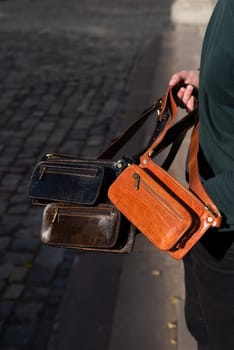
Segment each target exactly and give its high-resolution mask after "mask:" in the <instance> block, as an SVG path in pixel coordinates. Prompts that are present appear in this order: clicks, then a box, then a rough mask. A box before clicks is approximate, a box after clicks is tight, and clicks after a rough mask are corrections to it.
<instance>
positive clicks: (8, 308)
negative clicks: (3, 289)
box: [0, 301, 15, 322]
mask: <svg viewBox="0 0 234 350" xmlns="http://www.w3.org/2000/svg"><path fill="white" fill-rule="evenodd" d="M14 304H15V302H14V301H2V302H1V303H0V322H2V321H4V320H6V319H7V318H8V317H9V316H10V314H11V312H12V310H13V307H14Z"/></svg>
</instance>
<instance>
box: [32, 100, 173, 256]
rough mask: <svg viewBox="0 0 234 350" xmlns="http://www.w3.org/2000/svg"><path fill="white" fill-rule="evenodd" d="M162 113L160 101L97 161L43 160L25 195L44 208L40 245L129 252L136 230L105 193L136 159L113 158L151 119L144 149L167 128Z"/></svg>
mask: <svg viewBox="0 0 234 350" xmlns="http://www.w3.org/2000/svg"><path fill="white" fill-rule="evenodd" d="M160 109H161V100H160V101H156V102H155V103H153V104H152V106H150V107H149V108H148V109H147V110H146V111H144V112H143V113H142V114H140V116H139V117H138V118H137V119H136V120H135V121H134V122H133V123H132V124H131V125H130V126H129V127H128V128H127V129H126V130H125V131H124V132H123V133H122V134H121V135H120V136H119V137H117V138H116V139H115V140H114V141H113V142H112V144H111V145H110V146H109V147H108V148H107V149H106V150H104V151H103V152H102V154H101V155H100V156H99V157H98V159H77V158H74V157H72V156H67V155H62V154H46V155H45V156H43V157H42V159H41V160H40V161H39V162H38V163H37V164H36V166H35V168H34V170H33V173H32V176H31V180H30V184H29V191H28V195H29V198H30V199H31V200H32V202H33V203H34V204H38V205H44V206H45V209H44V212H43V217H42V225H41V240H42V242H43V243H46V244H49V245H53V246H57V247H66V248H75V249H79V250H86V251H101V252H113V253H130V252H131V251H132V249H133V246H134V241H135V235H136V228H135V226H134V225H132V224H131V223H130V222H129V220H127V219H126V217H125V216H124V215H123V214H122V213H121V212H120V211H119V210H118V209H117V208H116V207H115V206H114V205H113V204H112V203H111V202H110V200H109V199H108V196H107V192H108V189H109V186H110V185H111V184H112V183H113V182H114V181H115V179H116V178H117V177H118V176H119V175H120V173H121V172H122V171H123V170H124V169H125V167H126V166H127V164H128V161H129V160H128V159H138V154H137V155H133V156H132V157H122V158H121V159H117V160H113V158H114V157H115V155H116V153H117V152H118V151H119V150H120V149H121V148H122V147H123V145H124V144H125V143H127V142H128V141H129V140H130V139H131V138H132V137H133V135H134V134H135V133H136V132H137V131H138V130H139V129H140V127H141V126H142V125H143V123H144V122H145V121H146V120H147V119H148V118H149V117H150V116H153V117H154V118H155V123H154V124H155V128H154V130H153V133H152V135H151V137H150V138H149V141H148V144H147V145H146V146H145V147H144V148H145V149H147V148H148V146H149V144H151V143H152V140H153V139H155V138H156V137H157V135H158V134H159V133H160V132H161V130H162V129H163V127H164V125H165V123H166V122H167V120H166V119H165V120H163V121H160V123H159V121H158V116H159V114H160ZM173 153H174V155H175V153H176V152H173ZM172 158H173V157H172ZM169 163H170V160H169Z"/></svg>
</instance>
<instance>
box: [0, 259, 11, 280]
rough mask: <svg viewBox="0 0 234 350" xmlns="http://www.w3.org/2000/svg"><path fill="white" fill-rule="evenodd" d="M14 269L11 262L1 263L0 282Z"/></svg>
mask: <svg viewBox="0 0 234 350" xmlns="http://www.w3.org/2000/svg"><path fill="white" fill-rule="evenodd" d="M13 269H14V264H13V263H11V262H5V263H2V264H1V266H0V280H3V279H6V278H8V277H9V276H10V274H11V272H12V271H13Z"/></svg>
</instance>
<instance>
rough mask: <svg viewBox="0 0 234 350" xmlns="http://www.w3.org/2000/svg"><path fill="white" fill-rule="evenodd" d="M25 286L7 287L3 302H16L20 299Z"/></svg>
mask: <svg viewBox="0 0 234 350" xmlns="http://www.w3.org/2000/svg"><path fill="white" fill-rule="evenodd" d="M23 289H24V285H23V284H11V285H9V286H8V287H7V289H6V291H5V293H4V294H3V296H2V298H3V300H7V299H10V300H16V299H18V298H19V297H20V295H21V293H22V292H23Z"/></svg>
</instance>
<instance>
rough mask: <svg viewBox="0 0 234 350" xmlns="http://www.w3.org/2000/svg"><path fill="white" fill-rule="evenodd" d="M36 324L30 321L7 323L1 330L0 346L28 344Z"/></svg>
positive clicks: (22, 345) (33, 334)
mask: <svg viewBox="0 0 234 350" xmlns="http://www.w3.org/2000/svg"><path fill="white" fill-rule="evenodd" d="M35 331H36V325H35V324H33V323H32V322H30V323H21V324H18V323H13V324H10V325H7V326H6V327H5V329H4V331H3V332H2V336H1V340H0V345H1V346H20V347H25V346H29V344H30V343H32V341H33V338H34V336H35ZM17 350H18V349H17Z"/></svg>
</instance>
